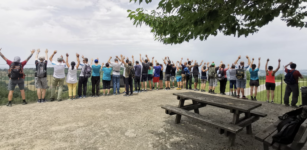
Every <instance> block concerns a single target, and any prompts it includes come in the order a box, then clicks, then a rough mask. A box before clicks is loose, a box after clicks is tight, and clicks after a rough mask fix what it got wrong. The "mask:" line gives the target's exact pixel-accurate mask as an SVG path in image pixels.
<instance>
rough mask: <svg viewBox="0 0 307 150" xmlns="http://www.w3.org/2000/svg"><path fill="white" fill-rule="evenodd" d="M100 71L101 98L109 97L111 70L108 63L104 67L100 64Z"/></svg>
mask: <svg viewBox="0 0 307 150" xmlns="http://www.w3.org/2000/svg"><path fill="white" fill-rule="evenodd" d="M101 71H102V72H103V75H102V84H103V96H109V95H110V84H111V72H112V68H111V67H110V65H109V63H106V65H105V66H104V63H102V64H101ZM106 89H107V90H108V93H107V94H106ZM113 90H114V88H113Z"/></svg>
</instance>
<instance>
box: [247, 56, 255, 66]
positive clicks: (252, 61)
mask: <svg viewBox="0 0 307 150" xmlns="http://www.w3.org/2000/svg"><path fill="white" fill-rule="evenodd" d="M253 63H254V58H253V59H252V63H251V64H250V63H249V61H248V65H249V67H250V68H252V65H253Z"/></svg>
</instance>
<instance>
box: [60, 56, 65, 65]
mask: <svg viewBox="0 0 307 150" xmlns="http://www.w3.org/2000/svg"><path fill="white" fill-rule="evenodd" d="M61 57H62V59H63V63H65V60H64V58H63V55H61Z"/></svg>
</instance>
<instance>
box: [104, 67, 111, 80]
mask: <svg viewBox="0 0 307 150" xmlns="http://www.w3.org/2000/svg"><path fill="white" fill-rule="evenodd" d="M102 71H103V77H102V80H106V81H111V72H112V68H111V67H110V68H107V67H103V68H102Z"/></svg>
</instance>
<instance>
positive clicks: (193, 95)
mask: <svg viewBox="0 0 307 150" xmlns="http://www.w3.org/2000/svg"><path fill="white" fill-rule="evenodd" d="M173 95H176V96H180V97H181V98H187V99H192V100H195V101H197V102H200V103H205V104H208V105H212V106H217V107H221V108H226V109H230V110H231V109H235V110H240V111H242V112H250V111H251V110H253V109H255V108H257V107H260V106H261V105H262V104H260V103H257V102H253V101H251V100H239V99H238V100H237V99H234V98H231V97H226V96H217V95H216V94H215V95H212V94H202V93H197V92H183V93H174V94H173Z"/></svg>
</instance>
